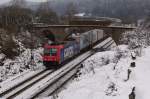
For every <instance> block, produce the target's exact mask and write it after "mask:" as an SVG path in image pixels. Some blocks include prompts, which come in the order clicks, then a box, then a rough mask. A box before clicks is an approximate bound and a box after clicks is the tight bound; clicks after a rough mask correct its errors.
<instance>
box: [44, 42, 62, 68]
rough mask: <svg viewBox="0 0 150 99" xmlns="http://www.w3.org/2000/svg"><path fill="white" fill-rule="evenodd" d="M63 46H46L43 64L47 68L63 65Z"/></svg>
mask: <svg viewBox="0 0 150 99" xmlns="http://www.w3.org/2000/svg"><path fill="white" fill-rule="evenodd" d="M62 48H63V46H61V45H48V44H46V45H45V46H44V56H43V63H44V65H45V66H46V67H53V66H57V65H59V64H60V63H61V59H60V58H61V56H60V53H61V49H62Z"/></svg>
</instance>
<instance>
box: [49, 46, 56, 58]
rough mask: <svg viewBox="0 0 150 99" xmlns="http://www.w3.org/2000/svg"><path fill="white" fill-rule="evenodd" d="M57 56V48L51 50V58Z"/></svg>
mask: <svg viewBox="0 0 150 99" xmlns="http://www.w3.org/2000/svg"><path fill="white" fill-rule="evenodd" d="M56 55H57V49H56V48H51V49H50V56H56Z"/></svg>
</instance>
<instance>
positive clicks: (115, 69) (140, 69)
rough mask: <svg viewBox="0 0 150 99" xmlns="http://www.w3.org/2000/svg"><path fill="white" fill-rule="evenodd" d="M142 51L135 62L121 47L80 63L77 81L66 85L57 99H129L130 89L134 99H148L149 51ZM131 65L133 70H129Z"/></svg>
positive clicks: (147, 49) (148, 49) (149, 81)
mask: <svg viewBox="0 0 150 99" xmlns="http://www.w3.org/2000/svg"><path fill="white" fill-rule="evenodd" d="M143 50H145V51H143V52H144V54H143V56H142V57H138V58H137V59H136V60H132V58H131V56H130V55H131V53H130V51H129V50H128V49H127V46H124V45H122V46H119V50H117V51H106V52H98V53H96V54H95V55H93V56H92V57H90V58H89V59H88V60H86V61H85V62H84V63H83V68H82V69H81V70H80V73H78V74H79V75H78V77H77V78H75V79H74V80H73V81H72V82H71V83H70V84H67V85H66V89H64V90H63V91H61V92H60V93H59V95H58V99H129V94H130V93H131V91H132V88H133V87H135V94H136V99H149V93H150V90H149V89H150V84H149V83H150V78H149V77H146V76H147V75H150V67H149V66H150V61H149V58H150V54H149V52H150V47H149V48H146V49H143ZM133 61H134V62H135V63H136V67H130V64H131V62H133ZM129 70H130V71H131V74H130V75H129V79H128V71H129Z"/></svg>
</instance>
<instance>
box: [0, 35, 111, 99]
mask: <svg viewBox="0 0 150 99" xmlns="http://www.w3.org/2000/svg"><path fill="white" fill-rule="evenodd" d="M112 43H113V41H112V39H111V38H110V37H109V38H107V39H105V40H104V41H103V42H101V43H100V44H98V45H97V47H105V48H108V47H110V46H111V44H112ZM94 48H96V46H95V47H94ZM93 54H94V52H93V51H88V52H86V53H84V54H82V55H80V56H79V57H77V58H76V59H74V60H73V61H71V62H69V63H67V64H66V65H64V66H63V67H62V68H60V69H58V70H56V71H55V72H54V71H53V70H42V71H40V72H39V73H37V74H35V75H33V76H32V77H30V78H28V79H26V80H24V81H22V82H20V83H19V84H18V85H15V86H13V87H11V88H9V89H7V90H5V91H1V92H0V97H2V98H4V99H31V98H40V97H45V96H49V95H52V94H53V93H54V92H55V91H56V90H58V89H59V88H60V87H61V86H62V85H63V84H65V83H66V82H67V81H68V80H69V79H71V78H72V77H73V76H74V74H75V73H76V72H77V70H78V68H79V67H80V64H81V63H82V62H83V61H84V60H86V59H87V58H88V57H90V56H91V55H93Z"/></svg>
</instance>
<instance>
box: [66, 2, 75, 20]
mask: <svg viewBox="0 0 150 99" xmlns="http://www.w3.org/2000/svg"><path fill="white" fill-rule="evenodd" d="M76 13H78V10H77V7H76V5H75V4H74V3H73V2H70V3H69V4H68V5H67V7H66V12H65V14H66V16H67V18H68V19H71V18H73V17H74V15H75V14H76Z"/></svg>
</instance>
